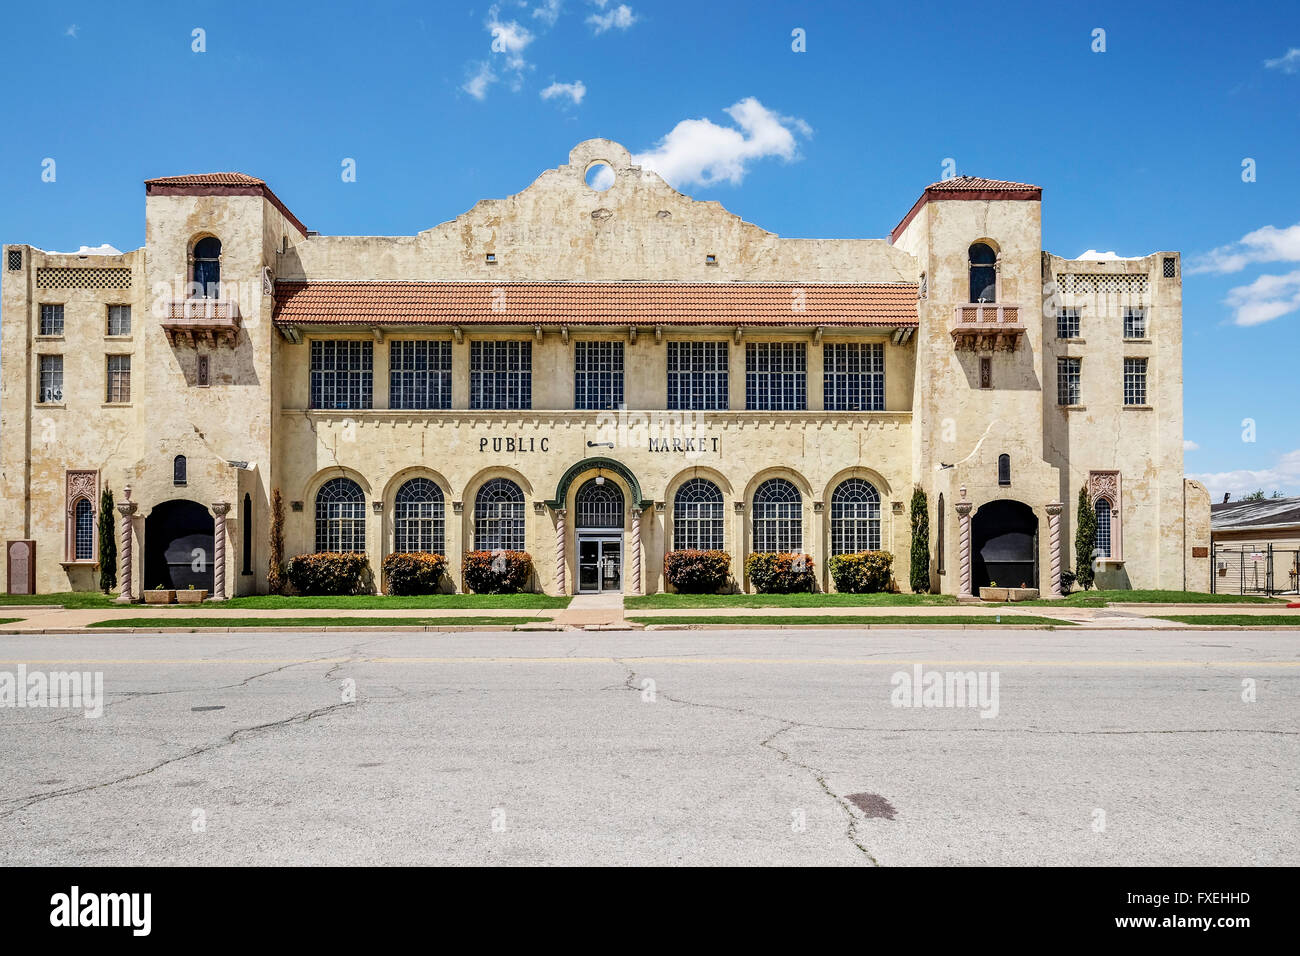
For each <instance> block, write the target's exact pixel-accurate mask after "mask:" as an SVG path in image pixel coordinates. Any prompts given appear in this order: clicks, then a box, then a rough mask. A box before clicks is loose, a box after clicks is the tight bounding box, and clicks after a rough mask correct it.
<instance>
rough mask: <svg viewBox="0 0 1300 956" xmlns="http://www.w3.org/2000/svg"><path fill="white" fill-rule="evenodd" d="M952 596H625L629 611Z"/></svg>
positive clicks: (929, 602)
mask: <svg viewBox="0 0 1300 956" xmlns="http://www.w3.org/2000/svg"><path fill="white" fill-rule="evenodd" d="M956 603H957V599H956V598H955V597H953V596H952V595H951V594H647V595H645V596H643V597H625V598H624V599H623V607H624V608H625V609H626V610H628V611H667V610H678V609H680V610H693V609H695V608H705V609H708V608H718V607H929V606H945V605H951V604H956Z"/></svg>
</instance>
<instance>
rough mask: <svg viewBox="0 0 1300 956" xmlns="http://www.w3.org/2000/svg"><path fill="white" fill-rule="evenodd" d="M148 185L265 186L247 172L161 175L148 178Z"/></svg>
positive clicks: (146, 181) (146, 183) (146, 182)
mask: <svg viewBox="0 0 1300 956" xmlns="http://www.w3.org/2000/svg"><path fill="white" fill-rule="evenodd" d="M144 184H145V185H146V186H265V185H266V183H265V182H263V181H262V180H260V179H258V178H257V177H256V176H249V175H247V174H245V173H191V174H189V175H186V176H160V177H159V178H157V179H146V180H145V181H144Z"/></svg>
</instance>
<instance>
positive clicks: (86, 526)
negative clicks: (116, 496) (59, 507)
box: [72, 498, 95, 561]
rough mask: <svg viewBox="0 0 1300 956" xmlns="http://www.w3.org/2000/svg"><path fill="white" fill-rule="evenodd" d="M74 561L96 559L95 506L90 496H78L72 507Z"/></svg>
mask: <svg viewBox="0 0 1300 956" xmlns="http://www.w3.org/2000/svg"><path fill="white" fill-rule="evenodd" d="M72 518H73V521H72V527H73V534H74V536H75V537H74V540H73V552H72V559H73V560H74V561H94V560H95V506H94V505H92V504H91V503H90V499H89V498H78V499H77V503H76V505H74V506H73V509H72Z"/></svg>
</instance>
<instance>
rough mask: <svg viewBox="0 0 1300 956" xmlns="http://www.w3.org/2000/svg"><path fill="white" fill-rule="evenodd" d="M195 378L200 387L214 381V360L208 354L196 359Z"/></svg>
mask: <svg viewBox="0 0 1300 956" xmlns="http://www.w3.org/2000/svg"><path fill="white" fill-rule="evenodd" d="M194 371H195V378H196V379H197V381H198V384H199V386H200V387H206V386H207V385H209V384H210V383H211V381H212V362H211V360H210V359H209V358H208V356H206V355H200V356H198V357H197V358H196V359H195V369H194Z"/></svg>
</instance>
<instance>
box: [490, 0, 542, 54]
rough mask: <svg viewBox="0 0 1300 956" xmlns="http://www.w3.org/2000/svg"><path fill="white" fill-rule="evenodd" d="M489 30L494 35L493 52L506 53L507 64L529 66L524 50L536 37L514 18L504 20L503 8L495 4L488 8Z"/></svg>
mask: <svg viewBox="0 0 1300 956" xmlns="http://www.w3.org/2000/svg"><path fill="white" fill-rule="evenodd" d="M486 26H487V31H488V33H490V34H491V35H492V52H493V53H501V54H504V56H505V58H506V66H508V67H509V68H510V69H512V70H522V69H524V68H526V67H527V66H528V62H527V61H526V60H525V59H524V55H523V54H524V50H525V49H526V48H527V47H528V44H530V43H532V42H533V40H534V37H533V35H532V34H531V33H529V32H528V30H527V29H526V28H525V27H521V26H520V25H519V24H518V23H516V22H515V21H514V20H502V19H501V8H500V7H498V6H497V5H495V4H493V6H492V7H491V8H490V9H489V10H488V19H487V24H486Z"/></svg>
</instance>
